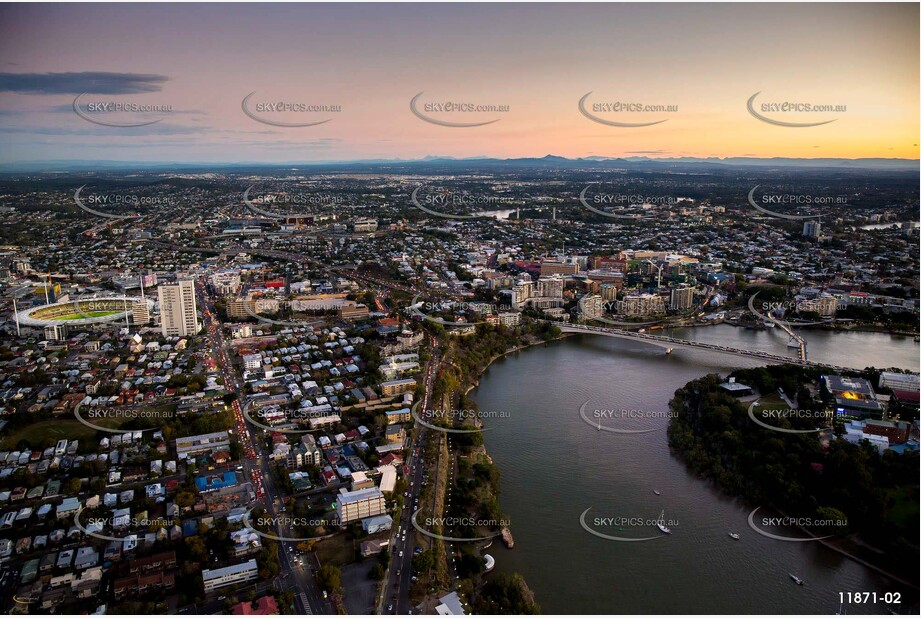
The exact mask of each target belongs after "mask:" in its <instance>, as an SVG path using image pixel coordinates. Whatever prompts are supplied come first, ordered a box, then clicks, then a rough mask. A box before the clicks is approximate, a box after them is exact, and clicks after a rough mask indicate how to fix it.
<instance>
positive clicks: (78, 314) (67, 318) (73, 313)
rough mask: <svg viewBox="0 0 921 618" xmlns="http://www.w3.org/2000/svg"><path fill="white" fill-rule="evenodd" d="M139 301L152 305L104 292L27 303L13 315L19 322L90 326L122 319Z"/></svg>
mask: <svg viewBox="0 0 921 618" xmlns="http://www.w3.org/2000/svg"><path fill="white" fill-rule="evenodd" d="M139 302H146V303H147V305H148V307H152V306H153V301H151V300H149V299H146V298H141V297H140V296H123V297H115V296H104V297H100V298H86V299H80V300H75V301H68V302H64V303H52V304H50V305H42V306H40V307H31V308H29V309H24V310H23V311H19V312H18V313H17V314H16V316H17V318H18V319H19V323H20V324H21V325H23V326H40V327H43V326H60V325H67V326H91V325H93V324H103V323H106V322H115V321H117V320H124V319H125V315H126V314H127V315H131V310H132V307H133V305H134V304H135V303H139Z"/></svg>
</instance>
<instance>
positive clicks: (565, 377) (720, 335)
mask: <svg viewBox="0 0 921 618" xmlns="http://www.w3.org/2000/svg"><path fill="white" fill-rule="evenodd" d="M668 334H670V335H671V336H676V337H684V338H688V339H694V340H698V341H712V342H719V343H722V344H724V345H728V346H733V347H740V348H744V347H752V348H757V349H765V350H771V351H783V350H786V349H787V348H786V341H787V338H786V336H785V335H783V333H781V332H776V333H775V332H774V331H746V330H744V329H739V328H736V327H732V326H729V325H720V326H716V327H708V328H697V329H676V330H672V331H668ZM806 338H807V340H808V342H809V357H810V358H812V359H816V360H825V361H828V362H834V363H836V364H841V365H857V364H860V365H874V366H877V367H891V366H898V367H905V368H908V369H913V370H915V371H917V370H918V344H917V343H915V342H914V341H913V339H912V338H906V337H891V336H889V335H885V334H876V333H835V332H817V331H810V332H807V333H806ZM791 354H792V352H791ZM858 359H859V360H858ZM760 364H762V363H761V361H758V360H755V359H747V358H741V357H733V356H726V355H720V354H714V353H711V352H708V351H701V350H675V351H674V352H673V353H672V354H671V355H665V354H664V353H663V351H662V350H661V348H654V347H651V346H646V345H643V344H641V343H639V342H634V341H628V340H620V339H612V338H606V337H593V336H590V335H580V336H577V337H571V338H568V339H566V340H563V341H557V342H552V343H549V344H546V345H541V346H537V347H533V348H530V349H527V350H524V351H522V352H517V353H515V354H513V355H511V356H508V357H505V358H502V359H500V360H498V361H497V362H496V363H495V364H493V366H492V367H490V369H489V370H488V371H487V372H486V373H485V374H484V375H483V378H482V380H481V383H480V385H479V386H478V387H477V388H476V389H475V390H474V391H472V395H473V397H474V399H475V400H476V401H477V403H478V404H479V406H480V409H481V410H483V411H486V412H488V411H495V412H499V411H502V412H504V413H505V414H506V416H505V417H501V418H494V419H493V420H492V421H487V423H486V424H487V426H489V427H491V429H490V430H489V431H486V432H485V433H484V441H485V444H486V447H487V449H488V451H489V454H490V455H491V456H492V458H493V460H494V461H495V463H496V465H497V466H498V468H499V470H500V473H501V495H500V502H501V504H502V508H503V511H504V512H505V513H506V514H507V516H508V517H509V518H510V520H511V528H512V531H513V533H514V536H515V542H516V545H515V549H513V550H507V549H505V548H503V547H499V546H498V545H494V546H493V547H492V548H491V549H490V552H491V553H492V554H493V556H494V557H495V558H496V561H497V566H496V570H497V571H517V572H520V573H521V574H522V575H523V576H524V577H525V579H526V580H527V582H528V584H529V586H530V587H531V589H532V590H533V591H534V593H535V596H536V599H537V602H538V603H540V605H541V608H542V612H543V613H559V614H578V613H585V614H594V613H616V614H627V613H636V614H648V613H660V614H671V613H712V614H726V613H739V614H753V613H754V614H772V613H777V614H791V613H815V614H831V613H835V612H837V611H838V610H839V592H874V591H875V592H877V593H879V594H882V593H885V592H900V593H901V595H902V596H901V598H902V602H903V605H905V604H906V603H911V604H913V605H915V606H916V604H917V592H916V591H913V590H912V589H910V588H906V587H904V586H901V585H899V584H897V583H894V582H892V581H891V580H889V579H887V578H885V577H883V576H881V575H878V574H877V573H875V572H874V571H872V570H870V569H868V568H866V567H864V566H862V565H860V564H858V563H856V562H854V561H852V560H850V559H848V558H845V557H844V556H842V555H840V554H838V553H836V552H834V551H832V550H830V549H827V548H825V547H822V546H821V545H820V544H818V543H815V542H806V543H791V542H781V541H776V540H774V539H770V538H766V537H764V536H761V535H759V534H757V533H755V532H754V531H753V530H752V529H751V528H749V527H748V523H747V518H748V515H749V512H750V511H751V509H752V508H753V506H752V505H745V504H743V503H742V502H741V501H739V500H735V499H731V498H728V497H725V496H723V495H722V494H720V493H719V491H718V490H716V489H715V488H714V487H713V486H712V485H711V484H709V483H708V482H706V481H704V480H701V479H698V478H696V477H695V476H694V475H692V474H690V473H688V472H687V471H686V469H685V466H684V464H683V463H682V462H681V461H679V460H678V459H677V458H675V457H673V456H672V455H671V454H670V453H669V450H668V446H667V437H666V432H665V428H666V426H667V423H668V420H667V418H664V417H662V416H663V415H664V414H665V413H666V412H667V410H668V402H669V400H670V399H671V397H672V395H673V394H674V391H675V390H676V389H677V388H679V387H681V386H683V385H684V384H685V383H687V382H688V381H690V380H692V379H694V378H697V377H700V376H702V375H704V374H706V373H710V372H718V373H721V374H723V375H725V374H726V373H728V372H729V371H731V370H732V369H734V368H738V367H752V366H758V365H760ZM584 403H585V404H586V405H587V408H586V409H588V410H594V409H596V408H611V409H622V408H626V409H633V410H641V411H645V412H648V413H650V414H648V415H647V416H648V417H655V416H657V415H659V417H658V418H642V419H639V418H634V419H630V420H621V421H620V423H622V425H621V426H622V427H627V428H630V429H652V430H653V431H651V432H649V433H638V434H630V435H625V434H618V433H609V432H607V431H599V430H598V429H597V428H596V427H594V426H591V425H590V424H588V423H586V422H584V421H583V420H582V418H581V417H580V407H581V406H582V405H583V404H584ZM605 424H606V425H608V424H610V422H606V423H605ZM654 490H658V491H659V492H660V494H661V495H658V496H657V495H655V494H654V493H653V492H654ZM589 508H591V511H590V512H589V514H588V515H587V516H586V521H587V522H588V523H589V525H590V526H591V527H593V528H595V529H596V530H598V531H601V532H604V533H606V534H609V535H613V536H620V537H631V538H639V537H651V536H652V537H658V536H659V533H658V532H657V531H656V530H655V529H654V528H653V527H652V526H649V525H645V523H643V524H640V525H633V523H634V522H629V524H628V525H626V527H624V526H621V527H612V526H609V525H607V526H604V525H603V527H601V528H599V527H597V526H596V525H595V524H594V523H593V522H595V518H597V517H614V516H616V517H625V518H640V519H642V518H646V519H653V520H654V519H657V518H658V516H659V515H660V513H661V512H662V511H663V510H664V517H665V519H666V520H669V521H668V522H667V525H669V527H670V528H671V531H672V534H671V535H670V536H667V537H664V536H663V537H661V538H654V539H653V540H651V541H646V542H617V541H611V540H607V539H603V538H599V537H597V536H593V535H592V534H590V533H588V532H586V531H585V530H584V529H583V528H582V526H581V525H580V516H581V515H582V514H583V512H585V510H586V509H589ZM759 517H760V515H759ZM602 524H604V522H602ZM619 530H624V531H623V532H619ZM729 532H736V533H738V534H739V535H740V536H741V538H740V540H738V541H736V540H733V539H731V538H730V537H729V536H728V534H729ZM789 573H795V574H797V575H798V576H799V577H801V578H802V579H803V580H804V581H805V582H806V584H805V586H802V587H800V586H796V585H795V584H794V583H793V581H792V580H791V579H790V578H789V576H788V574H789ZM843 610H844V611H845V612H847V613H852V614H859V613H886V607H885V606H884V605H883V604H882V603H878V604H877V605H875V606H872V605H856V604H852V605H848V604H847V603H845V604H844V607H843Z"/></svg>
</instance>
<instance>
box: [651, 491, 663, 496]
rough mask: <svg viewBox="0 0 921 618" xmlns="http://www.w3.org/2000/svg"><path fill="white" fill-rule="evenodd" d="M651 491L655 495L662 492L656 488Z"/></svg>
mask: <svg viewBox="0 0 921 618" xmlns="http://www.w3.org/2000/svg"><path fill="white" fill-rule="evenodd" d="M652 493H654V494H655V495H657V496H661V495H662V492H661V491H659V490H658V489H653V490H652Z"/></svg>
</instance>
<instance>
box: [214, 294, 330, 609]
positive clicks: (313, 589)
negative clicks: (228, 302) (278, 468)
mask: <svg viewBox="0 0 921 618" xmlns="http://www.w3.org/2000/svg"><path fill="white" fill-rule="evenodd" d="M196 289H197V296H198V303H199V305H200V307H201V309H202V314H203V316H204V320H203V326H204V329H205V332H206V333H207V337H208V341H209V344H210V346H211V353H212V358H213V359H214V361H215V362H216V363H217V364H218V366H219V367H220V370H221V375H222V377H223V378H224V388H225V390H227V391H228V392H229V393H232V394H233V395H236V397H235V398H234V400H233V402H232V403H231V407H232V409H233V414H234V423H235V425H234V427H235V433H236V435H237V437H238V439H239V441H240V444H241V446H242V447H243V451H244V452H243V457H242V465H243V471H244V475H245V476H246V478H248V479H249V480H250V481H251V482H252V484H253V488H254V490H255V492H256V502H255V503H254V504H253V505H252V506H254V507H255V506H256V505H258V504H261V505H262V506H263V507H264V508H265V511H266V513H267V514H268V516H269V517H270V518H272V519H273V520H274V521H275V526H274V528H275V531H274V533H275V536H278V537H290V536H291V535H290V532H289V530H288V529H287V528H288V527H287V526H282V525H281V521H280V519H281V518H279V517H277V510H276V506H275V499H276V498H277V497H279V498H280V496H282V495H283V494H282V492H281V490H280V489H279V488H278V487H277V486H276V485H275V482H274V480H273V476H272V474H273V471H272V469H271V466H270V465H269V461H268V457H265V456H263V453H262V446H261V445H260V443H259V435H260V434H259V430H257V429H256V427H254V426H253V425H252V424H251V423H249V422H248V421H247V420H246V419H245V417H244V416H243V411H242V409H241V407H240V396H241V395H242V394H243V381H242V379H241V377H240V376H239V375H238V374H237V372H236V370H235V369H234V366H233V364H232V362H231V361H230V359H229V358H228V357H227V345H226V344H225V343H224V335H223V332H222V331H221V324H220V322H219V321H218V320H217V318H216V316H215V313H214V305H213V303H212V302H211V299H210V297H209V296H208V294H207V292H206V291H205V290H204V289H203V286H202V285H201V284H199V285H197V286H196ZM296 545H297V542H295V541H278V563H279V565H280V567H281V570H282V573H281V579H282V581H283V582H284V585H285V586H286V587H287V588H288V589H290V590H293V591H294V598H295V606H296V607H297V609H298V611H299V613H301V614H332V613H334V612H333V611H332V608H331V606H330V604H329V603H328V602H327V601H326V600H325V599H324V598H323V596H322V594H321V592H320V589H319V586H318V585H317V583H316V580H315V578H314V577H313V567H314V566H315V565H313V564H309V563H307V561H301V560H298V559H295V558H294V553H295V552H296V549H295V546H296Z"/></svg>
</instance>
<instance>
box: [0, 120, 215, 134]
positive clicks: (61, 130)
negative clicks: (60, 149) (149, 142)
mask: <svg viewBox="0 0 921 618" xmlns="http://www.w3.org/2000/svg"><path fill="white" fill-rule="evenodd" d="M118 129H119V131H120V132H119V133H116V132H114V131H113V130H112V129H111V128H95V127H86V128H79V129H74V128H70V127H35V126H31V127H30V126H8V127H0V133H4V134H8V135H12V134H26V135H94V136H107V137H108V136H113V135H115V136H121V137H124V136H138V135H194V134H201V133H205V132H209V131H210V129H208V128H206V127H188V126H182V125H176V124H167V123H157V124H151V125H147V126H143V127H119V128H118Z"/></svg>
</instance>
